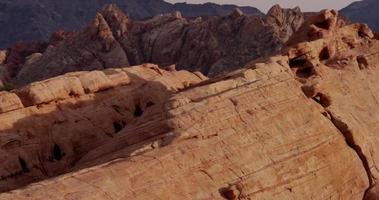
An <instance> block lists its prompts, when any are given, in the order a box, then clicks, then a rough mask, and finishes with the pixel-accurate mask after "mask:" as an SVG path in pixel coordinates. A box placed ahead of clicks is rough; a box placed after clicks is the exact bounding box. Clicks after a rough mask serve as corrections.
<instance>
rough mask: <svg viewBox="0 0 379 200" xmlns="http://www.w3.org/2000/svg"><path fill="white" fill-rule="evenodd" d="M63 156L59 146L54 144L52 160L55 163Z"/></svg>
mask: <svg viewBox="0 0 379 200" xmlns="http://www.w3.org/2000/svg"><path fill="white" fill-rule="evenodd" d="M63 156H64V154H63V152H62V149H61V147H60V146H59V145H57V144H54V146H53V159H54V160H56V161H60V160H62V158H63Z"/></svg>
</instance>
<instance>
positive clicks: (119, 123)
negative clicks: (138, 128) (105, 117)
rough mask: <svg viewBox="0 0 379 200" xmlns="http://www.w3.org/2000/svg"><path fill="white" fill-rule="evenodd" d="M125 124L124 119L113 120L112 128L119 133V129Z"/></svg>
mask: <svg viewBox="0 0 379 200" xmlns="http://www.w3.org/2000/svg"><path fill="white" fill-rule="evenodd" d="M125 126H126V122H124V121H116V122H113V129H114V132H115V133H119V132H120V131H122V129H124V128H125Z"/></svg>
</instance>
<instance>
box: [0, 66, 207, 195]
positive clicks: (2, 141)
mask: <svg viewBox="0 0 379 200" xmlns="http://www.w3.org/2000/svg"><path fill="white" fill-rule="evenodd" d="M202 80H205V79H204V78H203V77H199V76H198V75H196V74H193V73H190V72H185V71H173V72H168V71H165V70H161V69H159V68H157V66H155V65H152V64H145V65H143V66H135V67H130V68H120V69H107V70H106V71H104V72H102V71H92V72H76V73H71V74H66V75H63V76H59V77H55V78H52V79H48V80H45V81H41V82H35V83H32V84H30V85H28V86H26V87H24V88H20V89H17V90H14V91H12V92H1V93H0V121H1V123H0V160H1V163H2V164H1V166H0V177H1V178H0V190H1V191H6V190H10V189H15V188H17V187H20V186H23V185H25V184H27V183H30V182H35V181H36V180H42V179H46V178H49V177H52V176H56V175H59V174H62V173H64V172H66V171H70V170H72V168H73V167H75V166H77V165H76V163H77V162H78V161H79V160H80V159H81V158H82V156H84V155H86V154H87V153H88V152H89V151H90V150H92V149H95V148H96V147H98V146H100V145H101V144H102V143H106V142H107V141H109V140H111V139H112V138H114V137H117V135H118V134H120V131H122V130H123V129H124V128H125V126H133V125H131V124H133V123H137V121H138V120H136V119H137V118H139V117H144V116H145V114H144V112H145V113H154V112H155V113H156V112H159V111H161V109H162V104H163V103H164V102H165V100H166V99H167V98H168V96H169V94H171V93H173V92H175V91H178V90H180V89H184V88H186V87H189V86H190V85H192V84H194V83H197V82H199V81H202ZM157 114H158V113H157ZM157 126H158V124H157ZM162 128H163V127H162ZM161 131H164V129H162V130H161ZM150 134H151V136H153V135H159V134H160V132H156V133H153V132H151V133H150ZM144 139H145V138H143V137H140V138H138V139H137V141H141V142H143V140H144ZM137 141H136V142H137Z"/></svg>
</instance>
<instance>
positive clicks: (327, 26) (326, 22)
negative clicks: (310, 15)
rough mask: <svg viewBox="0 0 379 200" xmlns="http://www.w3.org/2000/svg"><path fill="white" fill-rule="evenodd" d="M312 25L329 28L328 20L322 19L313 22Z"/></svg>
mask: <svg viewBox="0 0 379 200" xmlns="http://www.w3.org/2000/svg"><path fill="white" fill-rule="evenodd" d="M314 25H315V26H317V27H318V28H321V29H325V30H329V28H330V25H331V24H330V21H329V20H324V21H321V22H318V23H314Z"/></svg>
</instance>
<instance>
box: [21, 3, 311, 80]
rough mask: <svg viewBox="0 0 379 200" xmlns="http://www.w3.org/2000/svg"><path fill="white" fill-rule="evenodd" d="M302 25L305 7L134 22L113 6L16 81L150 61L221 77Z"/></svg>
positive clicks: (275, 46)
mask: <svg viewBox="0 0 379 200" xmlns="http://www.w3.org/2000/svg"><path fill="white" fill-rule="evenodd" d="M302 22H303V14H302V12H301V11H300V9H298V8H295V9H282V8H280V7H279V6H275V7H274V8H273V9H271V11H270V12H269V13H268V15H267V16H250V15H245V14H244V13H243V12H242V11H240V10H235V11H234V12H232V13H231V14H230V15H227V16H223V17H205V18H201V17H199V18H196V19H187V18H184V17H182V15H181V13H179V12H176V13H172V14H167V15H160V16H156V17H154V18H152V19H149V20H146V21H134V20H130V19H129V18H128V17H127V16H126V15H125V14H124V13H123V12H122V11H121V10H120V9H119V8H117V7H116V6H114V5H110V6H107V7H106V8H104V9H103V10H102V11H101V12H100V13H98V14H97V16H96V19H95V20H94V21H93V22H92V23H91V24H90V25H89V26H88V27H87V28H86V29H85V30H83V31H81V32H79V33H77V34H76V35H74V36H72V37H69V38H68V39H66V40H64V41H62V42H61V43H60V45H57V46H56V47H53V46H50V47H49V48H48V49H47V50H46V52H45V53H44V54H43V56H42V57H41V58H40V59H39V60H38V61H36V62H33V63H30V64H26V65H24V66H23V68H22V70H21V72H20V73H19V74H18V76H17V78H16V79H15V82H16V83H17V84H18V85H24V84H26V83H30V82H33V81H36V80H43V79H46V78H50V77H52V76H57V75H60V74H62V73H65V72H70V71H78V70H93V69H104V68H109V67H117V66H127V65H139V64H142V63H146V62H149V63H155V64H158V65H160V66H162V67H165V66H169V65H172V64H176V66H177V68H178V69H185V70H189V71H193V72H194V71H200V72H202V73H203V74H205V75H208V76H216V75H220V74H223V73H226V72H229V71H232V70H235V69H238V68H240V67H241V66H243V65H244V64H246V63H247V62H248V61H250V60H252V59H256V58H258V57H262V56H267V55H269V54H271V53H273V52H275V51H278V50H279V49H281V47H282V46H283V44H284V43H285V42H286V41H287V39H288V38H289V37H290V36H291V35H292V33H293V32H295V31H296V30H297V29H298V28H299V27H300V25H301V24H302Z"/></svg>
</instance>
